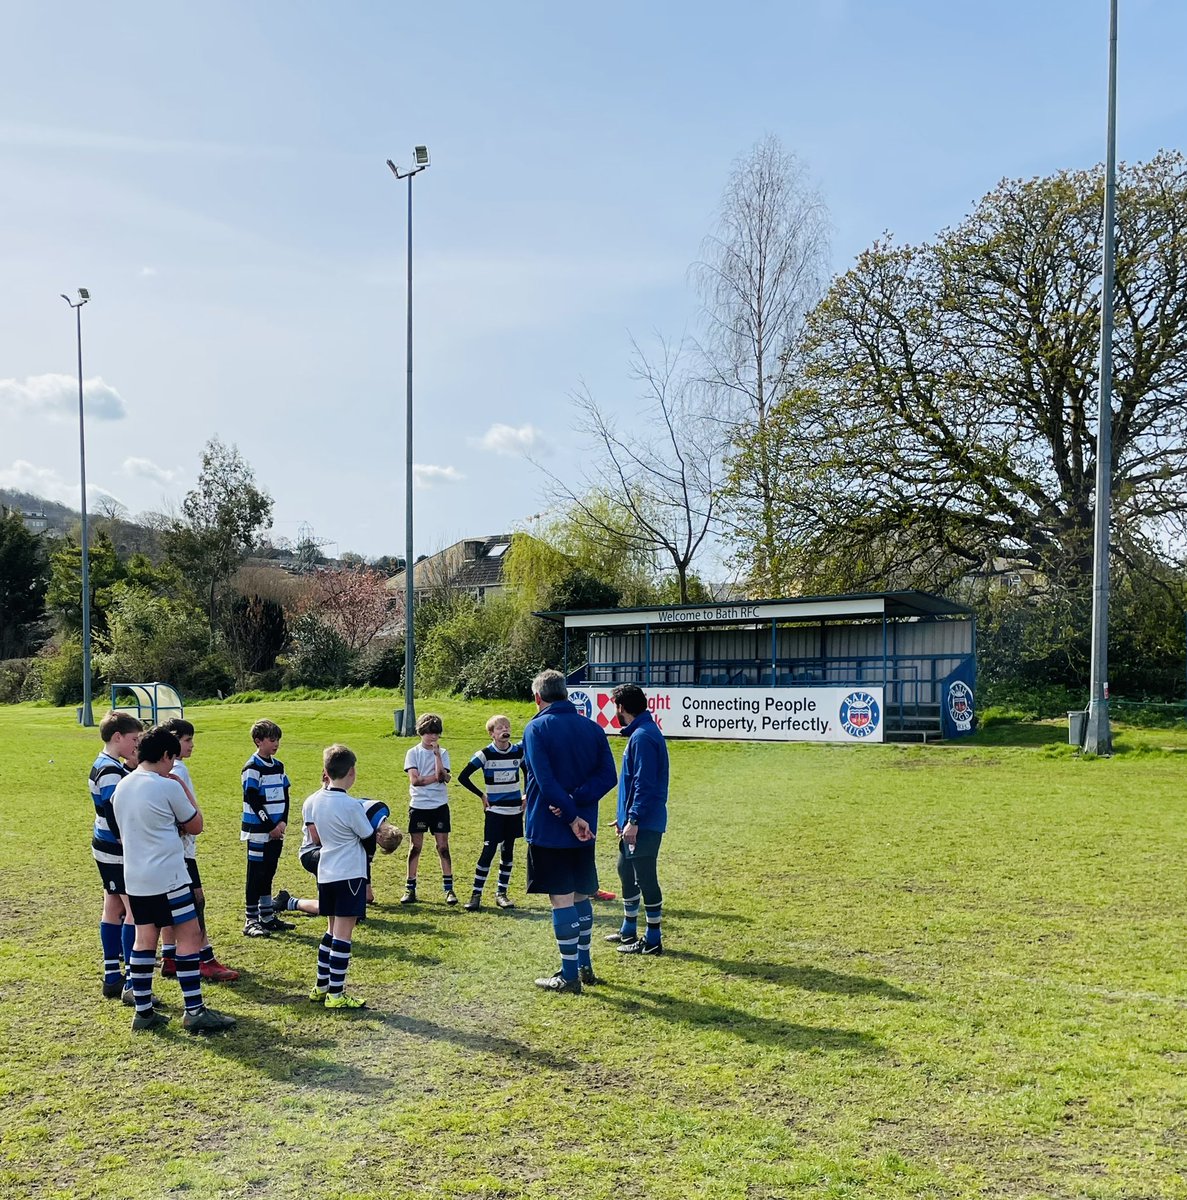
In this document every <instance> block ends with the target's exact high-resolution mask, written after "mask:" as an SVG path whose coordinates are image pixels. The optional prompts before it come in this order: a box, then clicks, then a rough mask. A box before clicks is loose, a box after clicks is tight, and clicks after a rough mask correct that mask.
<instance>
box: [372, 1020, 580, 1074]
mask: <svg viewBox="0 0 1187 1200" xmlns="http://www.w3.org/2000/svg"><path fill="white" fill-rule="evenodd" d="M370 1015H371V1016H372V1018H375V1019H377V1020H378V1022H379V1023H380V1024H382V1025H385V1026H386V1027H387V1028H388V1029H389V1030H395V1031H397V1032H400V1033H406V1034H409V1035H410V1036H412V1037H416V1038H423V1039H425V1040H426V1041H434V1042H436V1041H444V1042H450V1043H452V1044H453V1045H455V1046H463V1047H465V1049H467V1050H471V1051H473V1052H474V1053H475V1054H478V1055H483V1056H487V1055H494V1056H497V1057H499V1058H505V1059H508V1060H510V1061H512V1062H514V1063H516V1064H519V1065H521V1066H532V1067H544V1068H546V1069H547V1070H550V1071H573V1070H576V1069H577V1066H578V1064H577V1063H576V1062H575V1061H574V1060H573V1059H571V1058H562V1057H561V1056H560V1055H557V1054H553V1053H552V1052H551V1051H549V1050H542V1049H540V1048H539V1047H536V1046H529V1045H528V1044H527V1043H526V1042H519V1041H516V1040H515V1039H514V1038H506V1037H501V1036H500V1035H499V1034H496V1033H489V1032H487V1031H485V1030H472V1029H458V1028H456V1027H454V1026H451V1025H440V1024H438V1023H437V1022H436V1021H428V1020H425V1019H424V1018H423V1017H412V1016H407V1015H406V1014H404V1013H395V1012H392V1013H388V1012H382V1011H381V1010H378V1009H376V1010H374V1011H373V1012H371V1013H370Z"/></svg>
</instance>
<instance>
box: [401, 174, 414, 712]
mask: <svg viewBox="0 0 1187 1200" xmlns="http://www.w3.org/2000/svg"><path fill="white" fill-rule="evenodd" d="M415 174H416V172H415V171H411V172H409V174H408V351H407V354H408V413H407V418H408V427H407V432H406V434H405V445H406V449H407V461H406V462H405V481H404V483H405V492H404V733H405V734H408V733H410V731H412V730H415V729H416V699H415V696H416V652H415V648H414V645H413V617H414V604H415V598H416V591H415V580H414V579H413V569H414V568H413V560H412V177H413V175H415Z"/></svg>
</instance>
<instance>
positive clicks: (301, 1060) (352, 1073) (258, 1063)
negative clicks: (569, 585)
mask: <svg viewBox="0 0 1187 1200" xmlns="http://www.w3.org/2000/svg"><path fill="white" fill-rule="evenodd" d="M235 1019H236V1021H237V1022H238V1024H237V1025H236V1026H235V1028H234V1029H229V1030H227V1032H226V1033H216V1034H212V1035H210V1036H209V1037H206V1036H203V1037H202V1040H201V1045H202V1046H203V1047H205V1048H206V1049H208V1050H209V1051H210V1052H211V1053H212V1054H217V1055H220V1056H221V1057H223V1058H232V1059H235V1060H236V1061H237V1062H238V1063H240V1064H241V1065H242V1066H243V1067H244V1068H245V1069H247V1070H249V1071H253V1072H256V1073H257V1074H259V1075H266V1076H268V1078H270V1079H274V1080H276V1081H277V1082H278V1083H295V1084H298V1085H300V1086H301V1087H304V1088H327V1089H330V1090H333V1091H337V1092H354V1093H356V1094H357V1095H360V1096H366V1095H381V1094H383V1093H386V1092H387V1091H388V1090H389V1088H390V1087H391V1081H390V1080H388V1079H385V1078H383V1077H382V1076H380V1075H373V1074H370V1073H369V1072H367V1071H364V1070H362V1069H360V1068H359V1067H356V1066H353V1065H351V1064H349V1063H344V1062H342V1061H341V1060H340V1059H339V1058H338V1057H336V1055H335V1051H336V1050H337V1048H338V1043H337V1042H336V1041H335V1040H334V1039H332V1038H328V1037H318V1036H316V1035H313V1036H311V1035H310V1034H307V1033H304V1032H300V1031H298V1030H294V1029H286V1030H285V1033H284V1042H283V1044H282V1045H278V1043H277V1031H276V1028H275V1026H274V1025H272V1024H271V1023H270V1022H268V1021H261V1020H259V1019H258V1018H256V1017H245V1016H240V1015H239V1014H236V1015H235ZM173 1028H174V1029H177V1031H178V1033H179V1034H181V1036H182V1037H184V1038H185V1039H186V1041H188V1042H190V1043H191V1044H192V1043H193V1042H194V1041H195V1040H196V1039H194V1038H193V1037H192V1036H191V1035H190V1034H183V1033H181V1029H180V1025H174V1026H173ZM323 1051H324V1052H326V1053H321V1052H323Z"/></svg>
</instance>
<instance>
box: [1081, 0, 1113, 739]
mask: <svg viewBox="0 0 1187 1200" xmlns="http://www.w3.org/2000/svg"><path fill="white" fill-rule="evenodd" d="M1116 190H1117V0H1109V118H1108V144H1107V148H1106V151H1105V215H1104V225H1103V229H1102V241H1103V243H1104V273H1103V276H1102V280H1101V296H1100V404H1099V411H1098V413H1097V427H1096V512H1095V520H1094V521H1093V554H1092V668H1091V683H1090V688H1091V693H1090V696H1089V699H1088V721H1087V727H1086V729H1085V732H1084V749H1085V751H1086V752H1088V753H1091V754H1111V753H1112V752H1113V738H1112V734H1111V732H1110V730H1109V506H1110V496H1109V490H1110V486H1111V482H1112V472H1113V450H1112V425H1113V262H1114V243H1115V232H1116V230H1115V226H1116V216H1115V210H1116Z"/></svg>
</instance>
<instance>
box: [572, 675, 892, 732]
mask: <svg viewBox="0 0 1187 1200" xmlns="http://www.w3.org/2000/svg"><path fill="white" fill-rule="evenodd" d="M614 686H615V685H614V684H612V683H599V684H582V685H580V686H578V687H571V688H569V699H570V700H571V701H572V702H573V704H574V705H575V706H576V708H577V711H578V712H581V713H584V714H585V715H586V716H587V717H589V719H590V720H591V721H596V722H597V723H598V724H599V725H601V726H602V728H603V729H605V730H606V731H607V732H608V733H613V732H617V730H618V718H617V717H615V715H614V702H613V701H612V700H611V699H610V693H611V692H612V691H613V690H614ZM639 686H640V687H642V689H643V693H644V695H646V697H647V706H648V708H650V709H651V715H652V716H653V717H654V718H655V723H656V724H657V725H658V726H659V727H660V729H661V730H663V734H664V736H665V737H669V738H679V737H683V738H718V739H721V740H726V741H760V742H880V741H882V740H883V739H882V731H883V728H884V725H885V722H884V720H883V711H882V689H881V688H880V687H860V688H854V687H774V688H764V687H679V686H673V687H669V686H667V685H664V684H655V685H651V684H640V685H639Z"/></svg>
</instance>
